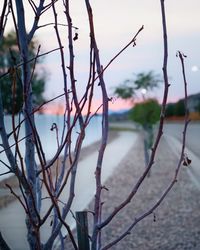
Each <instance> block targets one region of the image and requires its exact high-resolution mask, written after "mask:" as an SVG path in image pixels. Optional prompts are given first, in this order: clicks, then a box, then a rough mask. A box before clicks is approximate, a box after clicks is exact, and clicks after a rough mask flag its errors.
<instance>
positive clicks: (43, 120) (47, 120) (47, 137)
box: [0, 114, 101, 180]
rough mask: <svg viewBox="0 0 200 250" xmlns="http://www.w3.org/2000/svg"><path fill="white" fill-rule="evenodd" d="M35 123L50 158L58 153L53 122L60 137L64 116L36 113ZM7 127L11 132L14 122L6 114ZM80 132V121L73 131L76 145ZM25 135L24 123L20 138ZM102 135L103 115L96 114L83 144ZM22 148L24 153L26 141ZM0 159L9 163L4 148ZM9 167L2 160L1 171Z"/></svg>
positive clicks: (90, 142) (13, 148)
mask: <svg viewBox="0 0 200 250" xmlns="http://www.w3.org/2000/svg"><path fill="white" fill-rule="evenodd" d="M17 120H18V118H17V117H16V124H17ZM35 124H36V127H37V130H38V134H39V136H40V139H41V143H42V146H43V150H44V153H45V156H46V159H47V160H49V159H51V158H52V156H53V155H54V154H55V153H56V150H57V148H58V145H57V140H56V130H55V129H54V130H53V131H52V130H51V127H52V124H56V126H57V128H58V135H59V139H61V137H62V130H63V116H59V115H39V114H36V115H35ZM5 127H6V131H7V133H8V134H9V133H10V132H11V131H12V122H11V117H10V116H5ZM78 132H79V126H78V123H77V125H76V126H75V128H74V130H73V132H72V146H73V147H74V145H75V141H76V138H77V135H78ZM23 137H24V125H22V127H21V130H20V136H19V139H21V138H23ZM100 137H101V116H95V117H93V118H92V119H91V121H90V123H89V125H88V127H87V129H86V136H85V139H84V143H83V146H88V145H89V144H92V143H93V142H95V141H97V140H99V139H100ZM9 142H10V145H12V144H13V143H14V139H13V136H11V137H10V139H9ZM1 143H2V140H1V137H0V144H1ZM19 146H20V149H21V152H22V154H23V155H24V151H25V146H24V141H21V142H20V143H19ZM14 150H15V147H12V151H13V152H14ZM0 159H1V160H2V161H4V162H5V163H6V164H8V161H7V159H6V155H5V152H2V148H0ZM7 171H8V169H7V168H6V166H5V165H4V164H3V163H2V162H0V173H4V172H7ZM6 177H8V175H3V176H0V180H1V179H3V178H6Z"/></svg>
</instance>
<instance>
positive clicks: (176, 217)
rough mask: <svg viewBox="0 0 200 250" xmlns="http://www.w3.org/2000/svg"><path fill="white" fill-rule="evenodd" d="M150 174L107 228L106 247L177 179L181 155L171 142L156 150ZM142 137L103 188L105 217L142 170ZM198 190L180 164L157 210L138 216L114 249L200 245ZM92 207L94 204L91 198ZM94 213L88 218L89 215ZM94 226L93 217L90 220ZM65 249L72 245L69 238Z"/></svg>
mask: <svg viewBox="0 0 200 250" xmlns="http://www.w3.org/2000/svg"><path fill="white" fill-rule="evenodd" d="M158 152H159V154H158V156H157V157H156V162H155V164H154V166H153V169H152V171H151V176H150V177H149V178H146V180H145V182H143V184H142V186H141V187H140V189H139V191H138V193H137V194H136V196H135V197H134V199H133V200H132V202H131V203H129V205H128V206H127V207H126V208H125V209H123V210H122V211H121V212H120V213H119V215H118V216H117V217H115V219H114V220H113V221H112V223H110V224H109V225H108V226H107V227H105V228H104V230H103V232H102V247H104V246H106V245H107V244H108V243H109V242H111V241H112V240H114V239H116V237H117V236H119V235H120V234H121V233H122V232H124V230H126V228H127V227H128V226H129V225H130V224H131V222H132V221H133V220H134V218H136V217H138V216H140V215H142V214H143V213H145V212H146V211H148V210H149V209H150V208H151V207H152V206H153V205H154V204H155V202H156V201H157V200H158V198H159V197H160V196H161V195H162V193H163V192H164V190H166V188H167V187H168V185H169V183H170V182H171V180H172V179H173V176H174V172H175V168H176V166H177V162H178V159H177V158H176V156H175V154H174V153H173V145H170V146H169V145H168V144H167V142H166V141H165V139H164V138H163V139H162V142H161V144H160V146H159V150H158ZM143 161H144V159H143V144H142V141H141V138H140V139H138V141H137V143H136V144H135V146H134V147H133V148H131V149H130V151H129V153H128V154H127V156H126V158H124V159H123V160H122V162H121V163H120V164H119V166H118V168H117V169H116V172H115V174H114V175H113V176H112V178H110V179H109V180H108V181H107V182H106V184H105V185H106V187H107V188H108V189H109V191H103V196H102V201H104V206H103V218H106V216H107V215H109V213H110V212H111V211H113V209H114V207H115V206H116V205H117V204H118V203H119V202H121V201H123V199H124V198H125V197H126V194H127V193H128V192H129V191H130V190H131V187H132V186H133V185H134V184H135V183H136V181H137V179H138V177H139V176H140V175H141V173H142V171H143V170H144V165H143ZM199 194H200V192H199V190H198V189H197V188H196V187H195V186H194V184H193V183H192V182H191V180H190V178H189V177H188V175H187V172H186V167H184V166H183V167H182V168H181V171H180V174H179V178H178V182H177V183H176V184H175V186H174V187H173V189H172V190H171V191H170V193H169V194H168V196H167V197H166V198H165V200H164V201H163V202H162V204H161V205H160V206H159V208H157V209H156V211H155V213H154V214H151V215H150V216H148V217H146V218H145V219H144V220H142V221H141V222H139V223H138V224H137V225H136V226H135V227H134V228H133V230H132V232H131V234H130V235H128V236H127V237H125V238H124V239H123V240H122V241H120V242H119V243H118V244H117V245H115V246H114V247H112V249H116V250H122V249H123V250H132V249H137V250H158V249H159V250H160V249H161V250H172V249H173V250H175V249H176V250H186V249H187V250H198V249H200V199H199ZM89 209H90V210H92V209H93V204H90V206H89ZM91 219H92V218H89V220H91ZM90 228H91V222H90ZM66 249H73V248H71V247H70V244H69V243H67V242H66Z"/></svg>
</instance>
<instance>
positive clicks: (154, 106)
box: [114, 71, 161, 165]
mask: <svg viewBox="0 0 200 250" xmlns="http://www.w3.org/2000/svg"><path fill="white" fill-rule="evenodd" d="M159 82H161V79H160V76H159V75H156V74H155V73H154V72H153V71H149V72H148V73H143V72H142V73H139V74H137V75H136V79H135V80H134V79H129V80H126V81H125V82H124V83H123V84H121V85H119V86H118V87H116V88H115V91H114V94H115V95H117V96H118V97H120V98H122V99H129V100H132V101H133V100H134V99H135V97H136V95H137V92H138V91H141V94H142V97H143V99H142V102H140V103H138V104H136V105H134V106H133V108H132V109H131V111H130V119H131V120H133V121H134V122H136V123H138V124H140V125H141V126H142V129H143V140H144V156H145V164H146V165H148V163H149V149H150V148H151V147H152V144H153V134H154V133H153V125H154V124H156V123H157V122H158V121H159V119H160V110H161V109H160V105H159V103H158V102H157V100H155V99H148V98H146V94H147V93H148V91H149V92H150V91H152V90H153V89H154V88H157V87H158V84H159Z"/></svg>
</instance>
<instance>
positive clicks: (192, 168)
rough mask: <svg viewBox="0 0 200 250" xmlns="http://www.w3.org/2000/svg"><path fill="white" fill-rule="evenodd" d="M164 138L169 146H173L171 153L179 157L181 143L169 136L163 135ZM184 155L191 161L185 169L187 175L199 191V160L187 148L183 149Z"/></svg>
mask: <svg viewBox="0 0 200 250" xmlns="http://www.w3.org/2000/svg"><path fill="white" fill-rule="evenodd" d="M164 137H165V139H166V140H167V142H168V144H169V146H172V145H173V148H174V150H173V152H174V153H175V154H176V156H177V157H180V153H181V148H182V144H181V142H180V141H179V140H178V139H176V138H174V137H172V136H170V135H165V136H164ZM185 153H186V154H187V156H188V158H189V159H191V161H192V162H191V164H190V165H189V166H188V167H187V173H188V175H189V176H190V178H191V180H192V181H193V183H194V184H195V185H196V187H197V188H198V189H199V190H200V158H199V157H198V156H197V155H196V154H194V153H193V152H192V151H191V150H190V149H189V148H187V147H186V148H185Z"/></svg>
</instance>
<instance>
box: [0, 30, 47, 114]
mask: <svg viewBox="0 0 200 250" xmlns="http://www.w3.org/2000/svg"><path fill="white" fill-rule="evenodd" d="M29 53H30V58H35V57H36V53H37V42H36V41H34V42H31V44H30V50H29ZM20 62H21V59H20V55H19V48H18V42H17V37H16V33H15V32H14V31H12V32H10V33H8V34H7V35H6V36H5V37H4V38H3V39H2V40H1V41H0V75H3V74H5V73H6V72H8V70H9V71H10V73H11V74H7V75H5V76H3V77H1V78H0V88H1V94H2V101H3V109H4V112H5V113H8V114H11V113H13V112H14V113H18V112H19V111H20V110H21V109H22V105H23V99H24V98H23V86H22V81H21V70H20V68H19V67H15V66H17V65H18V64H20ZM38 62H40V61H39V60H38V59H37V63H38ZM34 63H35V60H33V62H32V63H30V65H31V69H32V80H31V83H30V84H32V90H33V104H34V105H39V104H41V103H42V102H43V101H44V97H43V93H44V90H45V80H46V76H45V73H44V72H43V73H41V72H36V70H35V65H34Z"/></svg>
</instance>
